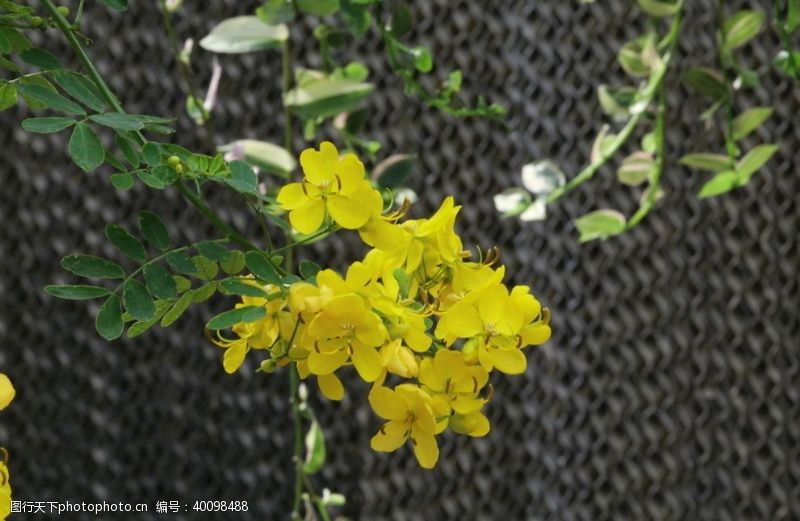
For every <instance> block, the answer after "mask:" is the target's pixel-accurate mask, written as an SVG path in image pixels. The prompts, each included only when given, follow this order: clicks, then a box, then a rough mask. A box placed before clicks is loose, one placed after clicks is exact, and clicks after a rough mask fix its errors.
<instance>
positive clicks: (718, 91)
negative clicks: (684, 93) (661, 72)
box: [683, 67, 728, 99]
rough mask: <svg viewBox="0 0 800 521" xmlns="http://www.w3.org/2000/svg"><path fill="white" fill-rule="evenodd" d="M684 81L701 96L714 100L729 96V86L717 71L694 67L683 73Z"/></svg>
mask: <svg viewBox="0 0 800 521" xmlns="http://www.w3.org/2000/svg"><path fill="white" fill-rule="evenodd" d="M683 81H685V82H686V84H687V85H689V86H690V87H692V88H693V89H695V90H696V91H697V92H699V93H700V94H703V95H705V96H711V97H712V98H714V99H723V98H725V97H727V96H728V84H727V83H726V81H725V77H724V76H723V75H722V74H721V73H720V72H719V71H717V70H714V69H709V68H708V67H692V68H691V69H689V70H687V71H686V72H684V73H683Z"/></svg>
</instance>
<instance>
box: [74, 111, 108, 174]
mask: <svg viewBox="0 0 800 521" xmlns="http://www.w3.org/2000/svg"><path fill="white" fill-rule="evenodd" d="M67 150H68V151H69V155H70V157H71V158H72V160H73V161H74V162H75V164H76V165H78V166H79V167H80V168H81V169H82V170H84V171H86V172H91V171H92V170H94V169H95V168H97V167H98V166H100V165H102V164H103V161H104V160H105V156H106V152H105V149H104V148H103V145H102V144H101V143H100V140H99V139H97V136H96V135H95V133H94V132H93V131H92V129H91V128H90V127H89V125H87V124H86V123H84V122H80V123H78V124H77V125H75V128H74V129H73V130H72V136H71V137H70V139H69V146H68V148H67Z"/></svg>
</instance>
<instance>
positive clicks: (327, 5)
mask: <svg viewBox="0 0 800 521" xmlns="http://www.w3.org/2000/svg"><path fill="white" fill-rule="evenodd" d="M295 2H296V4H297V8H298V9H300V10H301V11H303V12H305V13H308V14H313V15H315V16H328V15H331V14H333V13H335V12H336V11H338V10H339V0H295Z"/></svg>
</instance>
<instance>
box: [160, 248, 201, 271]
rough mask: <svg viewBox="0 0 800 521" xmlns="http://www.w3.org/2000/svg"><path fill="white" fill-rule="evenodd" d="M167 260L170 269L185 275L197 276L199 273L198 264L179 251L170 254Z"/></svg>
mask: <svg viewBox="0 0 800 521" xmlns="http://www.w3.org/2000/svg"><path fill="white" fill-rule="evenodd" d="M166 259H167V264H169V267H170V268H172V269H173V270H174V271H177V272H178V273H185V274H186V275H195V274H196V273H197V264H195V263H194V262H193V261H192V259H190V258H189V257H188V256H187V255H185V254H183V253H181V252H179V251H174V252H172V253H168V254H167V256H166Z"/></svg>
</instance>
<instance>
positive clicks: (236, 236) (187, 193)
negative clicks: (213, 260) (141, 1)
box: [42, 0, 258, 250]
mask: <svg viewBox="0 0 800 521" xmlns="http://www.w3.org/2000/svg"><path fill="white" fill-rule="evenodd" d="M42 3H43V4H44V7H45V8H46V9H47V11H48V12H49V13H50V15H51V16H52V17H53V19H54V20H55V22H56V26H58V28H59V30H60V31H61V32H62V33H63V34H64V37H65V38H66V39H67V42H69V44H70V46H71V47H72V49H73V50H74V51H75V53H76V54H77V55H78V60H80V62H81V64H82V65H83V66H84V68H86V71H87V73H88V74H89V77H90V78H91V80H92V82H93V83H94V84H95V86H96V87H97V88H98V90H99V91H100V94H101V95H102V96H103V98H104V99H105V101H106V102H107V103H108V104H109V105H110V106H111V107H112V108H113V109H114V110H115V111H116V112H122V113H124V112H125V109H123V107H122V104H121V103H120V102H119V100H118V99H117V97H116V96H115V95H114V93H113V92H111V89H110V88H109V87H108V84H106V82H105V80H103V77H102V76H101V75H100V72H99V71H98V70H97V67H95V65H94V62H92V59H91V58H90V57H89V55H88V54H87V53H86V50H85V49H84V48H83V45H81V42H80V41H78V38H77V36H75V32H74V30H73V28H72V26H71V25H70V23H69V22H68V21H67V19H66V18H64V16H63V15H62V14H61V13H60V12H59V11H58V9H57V8H56V6H55V4H54V3H53V1H52V0H42ZM136 137H137V141H138V142H139V144H140V145H143V144H144V143H146V139H145V138H144V136H142V135H141V134H140V133H139V134H136ZM175 186H176V187H177V188H178V191H179V192H180V193H181V194H182V195H183V196H184V197H185V198H186V199H187V200H189V202H190V203H192V204H193V205H194V206H195V207H196V208H197V209H198V210H199V211H200V213H201V214H203V216H204V217H205V218H206V219H208V220H209V221H210V222H211V223H212V224H213V225H214V226H215V227H216V228H218V229H219V230H220V231H221V232H223V233H224V234H225V235H226V236H228V237H229V238H230V239H231V240H232V241H233V242H235V243H237V244H239V245H240V246H242V247H244V248H247V249H248V250H257V249H258V247H257V246H255V245H254V244H253V243H252V242H250V241H249V240H248V239H247V238H246V237H244V236H243V235H241V234H240V233H239V232H237V231H236V230H234V229H233V228H231V227H230V226H229V225H228V224H226V223H225V222H224V221H223V220H222V219H221V218H220V217H219V215H217V214H216V213H215V212H214V210H212V209H211V208H209V207H208V206H207V205H206V204H205V203H204V202H203V201H202V200H201V199H200V198H199V197H198V196H197V195H196V194H195V193H194V192H192V191H191V190H190V189H189V188H188V187H187V186H186V185H185V184H184V183H183V182H182V181H178V182H177V183H176V184H175Z"/></svg>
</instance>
